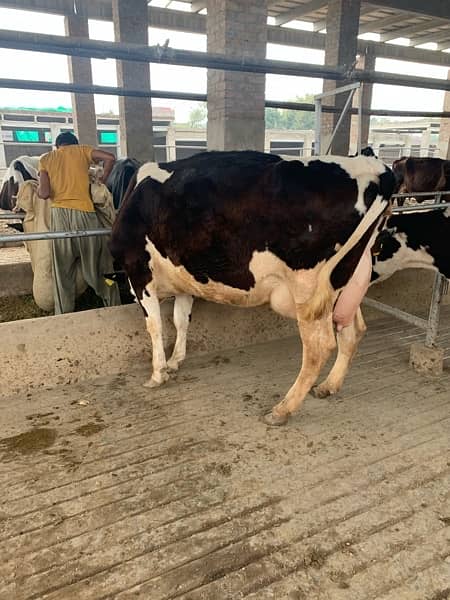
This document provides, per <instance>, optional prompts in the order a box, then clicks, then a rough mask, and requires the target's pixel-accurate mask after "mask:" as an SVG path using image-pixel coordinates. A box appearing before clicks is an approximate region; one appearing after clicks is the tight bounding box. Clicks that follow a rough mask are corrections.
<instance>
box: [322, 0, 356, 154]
mask: <svg viewBox="0 0 450 600" xmlns="http://www.w3.org/2000/svg"><path fill="white" fill-rule="evenodd" d="M360 6H361V0H330V1H329V3H328V13H327V35H326V38H325V65H327V66H343V65H346V66H347V67H348V68H350V67H351V66H352V65H353V64H354V62H355V60H356V53H357V37H358V29H359V13H360ZM348 83H350V82H349V81H339V82H336V81H330V80H326V81H324V85H323V91H324V92H325V91H329V90H332V89H335V88H336V87H342V86H344V85H346V84H348ZM347 96H348V94H347V93H344V94H338V95H337V96H335V97H334V102H333V99H326V100H324V102H323V104H324V105H325V104H328V105H329V106H336V107H337V108H339V109H342V108H343V106H344V104H345V101H346V99H347ZM338 118H339V114H331V113H328V114H323V116H322V132H321V138H322V139H321V153H324V152H325V151H326V148H327V146H328V142H329V140H330V137H331V133H332V131H333V129H334V126H335V124H336V122H337V120H338ZM349 138H350V114H348V115H347V116H346V118H345V119H344V121H343V122H342V123H341V125H340V127H339V131H338V133H337V134H336V137H335V138H334V142H333V145H332V147H331V152H332V154H340V155H346V154H348V148H349Z"/></svg>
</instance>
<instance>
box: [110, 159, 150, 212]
mask: <svg viewBox="0 0 450 600" xmlns="http://www.w3.org/2000/svg"><path fill="white" fill-rule="evenodd" d="M140 166H141V163H140V162H139V161H137V160H135V159H134V158H123V159H121V160H118V161H116V162H115V163H114V167H113V168H112V171H111V173H110V174H109V177H108V181H107V182H106V186H107V188H108V189H109V191H110V192H111V194H112V197H113V203H114V208H116V209H119V208H120V206H121V204H122V200H123V198H124V196H125V192H126V191H127V189H128V185H129V183H130V181H131V179H132V178H133V175H135V173H136V171H137V170H138V169H139V167H140Z"/></svg>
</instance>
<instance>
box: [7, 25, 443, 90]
mask: <svg viewBox="0 0 450 600" xmlns="http://www.w3.org/2000/svg"><path fill="white" fill-rule="evenodd" d="M0 47H2V48H13V49H15V50H31V51H35V52H51V53H56V54H64V55H69V56H84V57H90V58H103V59H106V58H116V59H119V60H128V61H137V62H149V63H150V62H154V63H163V64H172V65H181V66H189V67H204V68H208V69H223V70H228V71H241V72H242V71H244V72H249V73H275V74H278V75H291V76H302V77H315V78H323V79H331V80H336V81H340V80H341V81H342V80H345V79H346V80H349V79H350V80H351V81H362V82H365V83H381V84H387V85H401V86H406V87H415V88H423V89H434V90H447V91H450V80H444V79H437V78H430V77H427V78H422V77H415V76H412V75H402V76H400V75H396V74H392V73H383V72H379V71H364V70H359V69H355V70H353V71H352V72H351V73H349V72H348V70H347V69H346V67H345V65H344V66H340V67H331V66H322V65H311V64H308V63H292V62H288V61H281V60H270V59H257V58H253V57H241V58H237V57H229V56H225V55H222V54H209V53H208V54H207V53H204V52H196V51H192V50H177V49H175V48H170V47H168V46H140V45H138V44H126V43H120V42H104V41H99V40H86V39H82V38H66V37H63V36H56V35H44V34H37V33H25V32H17V31H8V30H4V29H1V30H0Z"/></svg>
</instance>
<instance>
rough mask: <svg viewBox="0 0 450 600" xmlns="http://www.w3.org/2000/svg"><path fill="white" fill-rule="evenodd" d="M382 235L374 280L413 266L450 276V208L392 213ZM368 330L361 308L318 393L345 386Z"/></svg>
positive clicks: (330, 393) (344, 335) (341, 341)
mask: <svg viewBox="0 0 450 600" xmlns="http://www.w3.org/2000/svg"><path fill="white" fill-rule="evenodd" d="M379 238H380V240H381V242H380V247H379V252H378V253H377V254H376V255H374V256H373V269H372V283H378V282H380V281H384V280H386V279H388V278H389V277H391V275H393V274H394V273H396V272H397V271H400V270H403V269H413V268H422V269H431V270H433V271H439V272H440V273H441V275H443V276H444V277H446V278H447V279H450V242H449V240H450V208H447V209H433V210H429V211H426V212H419V211H418V212H412V213H405V214H398V215H392V216H391V217H389V219H388V221H387V228H386V229H385V230H384V231H383V232H382V233H381V234H380V236H379ZM375 245H377V242H376V244H375ZM365 331H366V325H365V323H364V319H363V317H362V314H361V311H360V310H358V312H357V314H356V316H355V318H354V320H353V323H352V324H351V325H350V326H348V327H346V328H345V329H343V331H342V334H341V336H340V337H339V338H338V355H337V358H336V362H335V364H334V366H333V367H332V369H331V371H330V372H329V374H328V376H327V377H326V379H325V381H323V382H322V383H321V384H320V385H318V386H316V387H315V388H314V389H313V393H314V395H315V396H318V397H321V398H323V397H325V396H329V395H332V394H335V393H336V392H338V391H339V390H340V389H341V387H342V384H343V382H344V378H345V376H346V374H347V372H348V369H349V367H350V363H351V360H352V358H353V356H354V355H355V353H356V351H357V348H358V345H359V342H360V341H361V339H362V337H363V335H364V332H365Z"/></svg>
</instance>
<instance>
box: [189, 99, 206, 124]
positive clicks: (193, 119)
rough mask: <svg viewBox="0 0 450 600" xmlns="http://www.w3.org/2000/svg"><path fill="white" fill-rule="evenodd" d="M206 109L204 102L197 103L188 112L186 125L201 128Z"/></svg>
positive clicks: (204, 122) (204, 121)
mask: <svg viewBox="0 0 450 600" xmlns="http://www.w3.org/2000/svg"><path fill="white" fill-rule="evenodd" d="M207 117H208V110H207V108H206V104H205V103H204V102H201V103H199V104H198V105H197V106H196V107H194V108H193V109H192V110H191V112H190V113H189V117H188V125H189V127H191V128H192V129H201V128H203V127H205V126H206V119H207Z"/></svg>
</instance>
